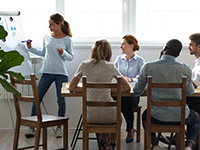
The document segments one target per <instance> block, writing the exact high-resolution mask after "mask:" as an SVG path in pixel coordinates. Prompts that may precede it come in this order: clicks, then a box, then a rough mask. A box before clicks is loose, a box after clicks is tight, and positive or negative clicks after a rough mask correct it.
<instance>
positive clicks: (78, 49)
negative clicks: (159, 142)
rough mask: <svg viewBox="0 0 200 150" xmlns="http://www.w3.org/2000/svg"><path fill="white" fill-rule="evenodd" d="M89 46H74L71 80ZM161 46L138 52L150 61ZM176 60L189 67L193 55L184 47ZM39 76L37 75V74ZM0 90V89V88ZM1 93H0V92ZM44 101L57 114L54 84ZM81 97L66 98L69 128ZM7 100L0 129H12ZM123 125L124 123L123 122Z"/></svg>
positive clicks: (1, 102) (27, 108)
mask: <svg viewBox="0 0 200 150" xmlns="http://www.w3.org/2000/svg"><path fill="white" fill-rule="evenodd" d="M90 48H91V45H88V46H76V45H75V46H74V54H75V58H74V60H73V61H71V62H69V63H67V67H68V72H69V79H70V80H71V78H72V76H73V74H74V73H75V71H76V69H77V67H78V65H79V64H80V62H81V61H82V60H85V59H88V58H89V56H90ZM112 48H113V57H112V60H113V61H114V59H115V58H116V56H117V55H119V54H120V53H121V50H120V48H119V45H118V46H115V45H114V46H112ZM161 49H162V47H147V46H145V47H141V48H140V51H139V52H138V54H139V55H140V56H142V57H143V58H144V59H145V61H151V60H155V59H158V57H159V55H160V51H161ZM177 60H178V61H181V62H183V63H187V64H188V65H190V66H191V67H193V66H194V60H195V57H194V56H190V54H189V50H188V49H187V47H185V48H184V49H183V50H182V52H181V55H180V56H179V58H178V59H177ZM39 67H40V64H39V65H37V66H36V70H37V72H38V68H39ZM38 77H39V75H38ZM0 91H1V90H0ZM0 94H1V93H0ZM43 101H44V103H45V106H46V108H47V109H48V112H49V113H50V114H54V115H57V110H58V106H57V102H56V91H55V86H54V84H53V85H52V86H51V87H50V89H49V91H48V93H47V94H46V95H45V97H44V100H43ZM81 104H82V103H81V98H66V116H67V117H69V118H70V120H69V129H74V128H75V127H76V124H77V121H78V118H79V117H80V114H81ZM140 105H141V106H142V108H143V109H144V108H145V107H146V98H145V97H141V100H140ZM8 106H9V105H8V100H7V99H0V120H1V122H0V130H10V129H12V121H11V115H10V111H9V107H8ZM11 108H12V115H13V116H14V119H15V115H14V114H15V110H14V105H13V101H12V100H11ZM24 108H25V110H24V111H23V114H27V115H28V114H30V111H31V105H25V104H24ZM123 127H124V124H123Z"/></svg>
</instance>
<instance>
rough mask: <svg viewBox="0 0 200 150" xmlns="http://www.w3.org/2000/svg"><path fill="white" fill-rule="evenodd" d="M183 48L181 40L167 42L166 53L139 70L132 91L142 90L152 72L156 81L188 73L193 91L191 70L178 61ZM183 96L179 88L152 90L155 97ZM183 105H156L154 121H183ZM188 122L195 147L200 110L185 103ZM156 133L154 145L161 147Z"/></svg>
mask: <svg viewBox="0 0 200 150" xmlns="http://www.w3.org/2000/svg"><path fill="white" fill-rule="evenodd" d="M181 49H182V44H181V42H180V41H179V40H176V39H172V40H170V41H168V42H167V43H166V46H165V47H164V50H163V51H164V54H163V56H162V57H161V59H159V60H156V61H152V62H148V63H146V64H145V65H144V66H143V68H142V69H141V72H140V74H139V78H138V81H137V82H136V84H135V86H134V88H133V91H134V93H135V95H136V96H140V95H142V94H143V92H144V89H145V87H146V85H147V77H148V76H152V81H153V82H166V83H167V82H181V80H182V76H186V77H187V85H186V86H187V89H186V94H187V95H190V94H192V93H193V92H194V87H193V83H192V80H191V76H192V70H191V68H190V67H189V66H188V65H186V64H183V63H180V62H177V61H176V60H175V58H176V57H178V56H179V54H180V52H181ZM172 97H173V98H175V99H181V93H180V92H177V91H166V92H162V93H160V92H159V89H158V90H154V91H153V93H152V99H159V100H162V99H163V98H164V99H166V98H167V99H168V98H169V99H170V98H172ZM180 115H181V112H180V109H179V108H178V109H177V108H174V107H173V108H172V107H167V109H166V108H163V107H153V108H152V123H161V122H162V123H163V122H166V123H169V122H179V121H180ZM185 116H186V121H185V123H186V125H187V135H186V136H187V147H186V149H187V150H192V147H193V146H194V144H195V141H196V138H197V136H198V131H199V119H198V116H197V114H196V113H195V112H194V111H192V110H190V109H189V107H188V106H187V105H186V115H185ZM142 120H143V122H145V121H146V111H144V113H143V115H142ZM155 136H156V135H155V133H152V140H151V141H152V146H153V147H154V146H155V147H158V146H157V142H156V141H155V139H156V138H155Z"/></svg>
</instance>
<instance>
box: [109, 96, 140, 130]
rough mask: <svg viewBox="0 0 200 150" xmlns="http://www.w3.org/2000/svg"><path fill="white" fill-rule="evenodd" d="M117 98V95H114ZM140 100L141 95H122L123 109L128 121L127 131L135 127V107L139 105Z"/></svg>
mask: <svg viewBox="0 0 200 150" xmlns="http://www.w3.org/2000/svg"><path fill="white" fill-rule="evenodd" d="M113 99H114V100H116V97H113ZM139 102H140V97H139V96H136V97H122V100H121V111H122V114H123V116H124V119H125V121H126V131H130V130H131V129H133V122H134V114H133V108H135V107H137V106H138V104H139Z"/></svg>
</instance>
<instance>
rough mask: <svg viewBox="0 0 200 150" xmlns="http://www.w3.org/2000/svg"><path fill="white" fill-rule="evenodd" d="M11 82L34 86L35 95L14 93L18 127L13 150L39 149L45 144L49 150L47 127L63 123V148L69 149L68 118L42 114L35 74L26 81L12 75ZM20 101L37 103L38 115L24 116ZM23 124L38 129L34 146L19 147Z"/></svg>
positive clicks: (15, 85)
mask: <svg viewBox="0 0 200 150" xmlns="http://www.w3.org/2000/svg"><path fill="white" fill-rule="evenodd" d="M11 83H12V85H13V86H14V87H16V88H17V87H19V86H17V85H18V84H19V85H30V86H31V87H32V92H33V96H21V97H17V96H16V95H15V94H13V98H14V103H15V109H16V127H15V135H14V144H13V150H18V149H29V148H34V150H38V149H39V146H43V149H44V150H47V149H48V148H47V127H52V126H57V125H63V148H62V149H64V150H68V118H66V117H58V116H52V115H43V114H42V112H41V109H40V103H39V97H38V90H37V83H36V79H35V75H34V74H32V75H31V76H30V79H26V80H25V81H24V82H21V81H19V80H17V79H15V78H13V77H12V76H11ZM20 102H29V103H31V104H32V103H35V108H36V112H37V115H36V116H28V117H23V116H22V114H21V112H22V108H21V107H20ZM21 126H28V127H32V128H35V129H36V135H35V144H34V145H33V146H28V147H23V148H18V143H19V134H20V127H21ZM41 129H43V136H42V141H43V143H42V144H40V133H41Z"/></svg>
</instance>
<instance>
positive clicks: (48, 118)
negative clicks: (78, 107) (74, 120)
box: [22, 115, 69, 123]
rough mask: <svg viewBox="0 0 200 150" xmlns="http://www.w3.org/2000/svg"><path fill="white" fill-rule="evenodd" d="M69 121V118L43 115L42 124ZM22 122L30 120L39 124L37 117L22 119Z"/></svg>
mask: <svg viewBox="0 0 200 150" xmlns="http://www.w3.org/2000/svg"><path fill="white" fill-rule="evenodd" d="M65 119H69V118H67V117H60V116H52V115H42V123H45V122H51V121H55V120H56V121H59V120H65ZM22 120H29V121H33V122H37V116H29V117H22Z"/></svg>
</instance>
